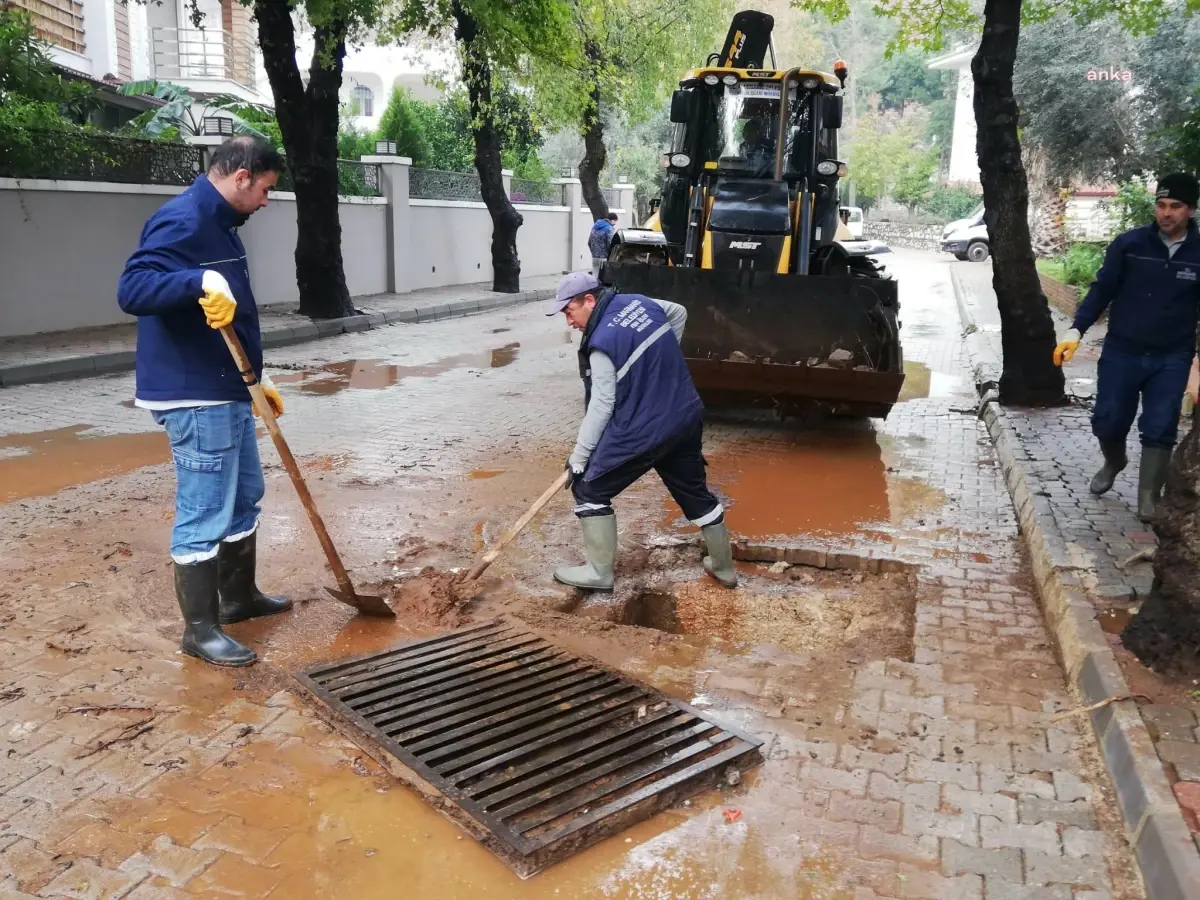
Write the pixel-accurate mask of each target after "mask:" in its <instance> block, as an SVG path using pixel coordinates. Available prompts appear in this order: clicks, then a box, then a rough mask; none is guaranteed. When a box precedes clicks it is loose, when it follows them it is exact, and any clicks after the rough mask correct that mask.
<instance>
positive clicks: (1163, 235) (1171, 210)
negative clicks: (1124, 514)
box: [1054, 173, 1200, 522]
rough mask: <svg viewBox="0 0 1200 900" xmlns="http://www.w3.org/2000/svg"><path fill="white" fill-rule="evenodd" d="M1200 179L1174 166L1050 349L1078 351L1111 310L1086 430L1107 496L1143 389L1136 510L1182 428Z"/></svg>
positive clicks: (1155, 492) (1058, 355)
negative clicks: (1100, 460)
mask: <svg viewBox="0 0 1200 900" xmlns="http://www.w3.org/2000/svg"><path fill="white" fill-rule="evenodd" d="M1198 201H1200V183H1198V182H1197V180H1196V178H1195V177H1194V176H1192V175H1188V174H1185V173H1176V174H1172V175H1167V176H1165V177H1163V178H1162V179H1160V180H1159V182H1158V186H1157V190H1156V192H1155V206H1154V223H1153V224H1151V225H1147V226H1145V227H1143V228H1135V229H1133V230H1132V231H1127V232H1125V233H1124V234H1121V235H1118V236H1117V237H1116V238H1115V239H1114V240H1113V242H1112V243H1111V244H1109V246H1108V251H1107V252H1106V253H1105V256H1104V265H1103V266H1102V267H1101V268H1100V271H1099V273H1098V274H1097V276H1096V281H1095V283H1094V284H1093V285H1092V287H1091V289H1090V290H1089V291H1088V294H1087V297H1085V298H1084V301H1083V302H1082V303H1081V304H1080V305H1079V309H1078V310H1077V311H1076V313H1075V321H1074V322H1073V323H1072V326H1071V328H1070V329H1069V330H1068V331H1067V332H1066V333H1065V334H1064V335H1062V337H1061V338H1060V339H1059V343H1058V346H1057V347H1055V349H1054V363H1055V365H1059V366H1061V365H1062V364H1063V363H1064V362H1066V361H1067V360H1069V359H1070V358H1071V357H1072V356H1074V354H1075V351H1076V350H1077V349H1078V348H1079V341H1080V339H1081V338H1082V336H1083V333H1084V332H1086V331H1087V330H1088V328H1090V327H1091V326H1092V325H1094V324H1095V322H1096V320H1097V319H1098V318H1100V315H1101V314H1102V313H1103V312H1104V311H1105V310H1106V309H1107V310H1108V334H1107V336H1106V337H1105V339H1104V347H1103V349H1102V351H1101V353H1100V362H1099V364H1098V366H1097V376H1098V379H1099V384H1098V385H1097V388H1096V405H1095V408H1094V409H1093V411H1092V432H1093V433H1094V434H1095V435H1096V437H1097V438H1098V439H1099V441H1100V450H1101V452H1102V453H1103V454H1104V465H1103V467H1102V468H1101V469H1100V471H1099V472H1097V473H1096V476H1095V477H1094V478H1093V479H1092V484H1091V490H1092V493H1094V494H1103V493H1104V492H1106V491H1108V490H1109V489H1110V488H1112V486H1113V481H1114V480H1115V479H1116V477H1117V473H1118V472H1120V471H1121V470H1122V469H1124V468H1125V466H1126V465H1127V464H1128V459H1127V457H1126V455H1125V439H1126V435H1128V433H1129V429H1130V427H1131V426H1132V425H1133V420H1134V417H1135V416H1136V415H1137V411H1138V398H1139V395H1140V397H1141V402H1142V415H1141V418H1140V419H1139V420H1138V430H1139V432H1140V433H1141V440H1142V464H1141V471H1140V473H1139V476H1138V516H1139V517H1140V518H1141V520H1142V521H1143V522H1148V521H1150V520H1151V519H1152V518H1153V516H1154V507H1155V504H1156V503H1157V501H1158V500H1159V499H1160V497H1161V494H1162V489H1163V485H1164V484H1165V482H1166V476H1167V465H1168V464H1169V463H1170V460H1171V451H1172V449H1173V448H1174V446H1175V441H1176V438H1177V437H1178V430H1179V416H1180V412H1181V407H1182V403H1183V392H1184V389H1185V388H1186V386H1187V382H1188V373H1189V370H1190V369H1191V368H1192V362H1193V357H1194V356H1195V354H1196V326H1197V319H1198V316H1200V233H1198V232H1197V228H1196V222H1195V220H1194V219H1193V216H1194V214H1195V212H1196V206H1197V202H1198Z"/></svg>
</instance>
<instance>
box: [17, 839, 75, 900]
mask: <svg viewBox="0 0 1200 900" xmlns="http://www.w3.org/2000/svg"><path fill="white" fill-rule="evenodd" d="M68 865H70V862H69V861H68V860H61V859H59V858H58V857H56V856H55V855H54V854H53V853H48V852H47V851H45V850H43V849H41V848H40V847H38V845H37V844H35V843H34V842H33V841H31V840H29V839H28V838H22V839H21V840H19V841H17V842H16V843H15V844H13V845H11V846H9V847H8V848H6V849H5V850H4V852H3V853H0V872H3V873H4V874H5V875H7V876H9V877H11V878H13V879H14V880H15V881H16V882H17V886H18V887H19V888H20V889H21V890H24V891H28V892H30V893H38V892H40V891H41V889H42V887H43V886H45V885H46V884H48V883H49V882H50V881H52V880H53V879H54V878H55V876H57V875H58V873H59V872H61V871H62V870H63V869H65V868H67V866H68Z"/></svg>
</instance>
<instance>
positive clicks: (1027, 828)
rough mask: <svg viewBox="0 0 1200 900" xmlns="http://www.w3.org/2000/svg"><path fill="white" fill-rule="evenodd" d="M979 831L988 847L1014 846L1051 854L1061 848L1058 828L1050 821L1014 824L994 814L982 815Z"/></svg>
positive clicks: (985, 845)
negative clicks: (1033, 823)
mask: <svg viewBox="0 0 1200 900" xmlns="http://www.w3.org/2000/svg"><path fill="white" fill-rule="evenodd" d="M979 831H980V837H981V839H982V842H983V846H984V847H986V848H988V849H994V848H998V847H1001V848H1002V847H1013V848H1016V849H1019V850H1035V851H1039V852H1043V853H1050V854H1056V853H1058V852H1059V849H1060V845H1059V838H1058V829H1057V828H1055V827H1054V825H1053V824H1051V823H1050V822H1043V823H1041V824H1040V825H1012V824H1009V823H1007V822H1001V821H1000V820H999V819H997V818H994V817H992V816H982V817H981V818H980V820H979Z"/></svg>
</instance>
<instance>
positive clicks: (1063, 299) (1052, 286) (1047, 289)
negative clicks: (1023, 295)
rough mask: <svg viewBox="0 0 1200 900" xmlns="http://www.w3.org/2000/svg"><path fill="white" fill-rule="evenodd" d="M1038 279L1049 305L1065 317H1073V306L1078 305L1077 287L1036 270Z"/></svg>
mask: <svg viewBox="0 0 1200 900" xmlns="http://www.w3.org/2000/svg"><path fill="white" fill-rule="evenodd" d="M1038 279H1039V280H1040V281H1041V282H1042V293H1043V294H1045V295H1046V299H1048V300H1049V301H1050V304H1051V306H1054V307H1055V308H1056V309H1058V311H1059V312H1061V313H1062V314H1063V315H1065V316H1067V317H1074V315H1075V307H1077V306H1078V305H1079V291H1078V289H1076V288H1075V287H1073V286H1072V285H1069V284H1063V283H1062V282H1061V281H1059V280H1058V279H1056V278H1051V277H1050V276H1049V275H1043V274H1042V273H1041V272H1038Z"/></svg>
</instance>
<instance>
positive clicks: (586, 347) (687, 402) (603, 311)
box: [547, 272, 737, 591]
mask: <svg viewBox="0 0 1200 900" xmlns="http://www.w3.org/2000/svg"><path fill="white" fill-rule="evenodd" d="M559 313H561V314H563V315H564V316H565V317H566V320H567V324H568V325H569V326H570V327H572V328H574V329H576V330H577V331H581V332H583V338H582V339H581V340H580V345H579V374H580V376H581V377H582V378H583V388H584V406H585V409H586V412H585V413H584V417H583V422H582V423H580V426H579V434H578V437H577V438H576V441H575V447H574V449H573V450H572V451H571V455H570V457H569V458H568V459H567V463H566V467H567V469H568V471H569V472H570V473H571V474H570V479H569V481H568V486H569V487H570V489H571V491H572V493H573V494H574V495H575V515H576V516H578V517H579V524H580V526H581V528H582V529H583V550H584V556H585V558H586V559H587V562H586V563H585V564H584V565H582V566H564V567H562V568H559V569H556V570H555V572H554V579H555V580H556V581H558V582H560V583H562V584H568V585H572V586H574V587H578V588H584V589H587V590H599V591H611V590H612V589H613V584H614V578H613V572H614V569H615V565H616V559H617V519H616V514H615V513H614V512H613V506H612V503H613V500H614V499H615V498H616V496H617V495H618V494H620V493H621V492H622V491H624V490H625V489H626V488H627V487H629V486H630V485H631V484H633V483H634V482H635V481H637V480H638V479H639V478H641V477H642V476H643V475H645V474H646V473H647V472H649V471H650V470H652V469H653V470H654V471H655V472H657V473H658V476H659V478H661V479H662V481H663V484H665V485H666V487H667V490H668V491H669V492H670V494H671V496H672V498H674V500H675V502H676V503H678V504H679V507H680V509H682V510H683V514H684V515H685V516H687V518H688V519H689V520H691V522H692V524H693V525H696V526H697V527H699V528H700V532H701V534H703V536H704V541H705V544H706V546H707V547H708V556H706V557H705V558H704V562H703V565H704V570H705V571H706V572H707V573H708V574H709V575H711V576H712V577H713V578H714V579H716V580H717V581H718V582H720V583H721V584H723V585H724V586H725V587H730V588H732V587H736V586H737V572H736V570H735V569H734V567H733V549H732V547H731V545H730V543H729V531H728V529H727V528H726V527H725V509H724V507H723V506H722V505H721V502H720V501H719V500H718V499H717V498H716V497H715V496H714V495H713V494H712V492H711V491H710V490H709V489H708V484H707V482H706V479H705V465H706V464H705V461H704V454H703V453H702V452H701V446H702V443H703V434H704V405H703V403H701V401H700V395H699V394H698V393H696V387H695V385H694V384H693V383H692V376H691V374H690V373H689V372H688V367H687V361H686V360H685V359H684V356H683V351H682V350H681V349H680V346H679V343H680V341H682V340H683V330H684V326H685V325H686V324H687V310H686V309H685V308H684V307H682V306H680V305H679V304H678V303H670V302H668V301H666V300H652V299H651V298H649V297H643V296H642V295H641V294H620V293H617V292H616V291H615V290H613V289H612V288H607V289H606V288H604V287H603V286H602V285H601V284H600V281H599V279H597V278H596V277H595V276H594V275H592V274H590V273H588V272H571V273H570V274H568V275H566V276H565V277H564V278H563V279H562V281H561V282H560V283H559V286H558V294H557V297H556V299H555V301H554V306H553V307H552V308H551V309H550V311H549V312H548V313H547V315H551V316H554V315H558V314H559Z"/></svg>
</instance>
